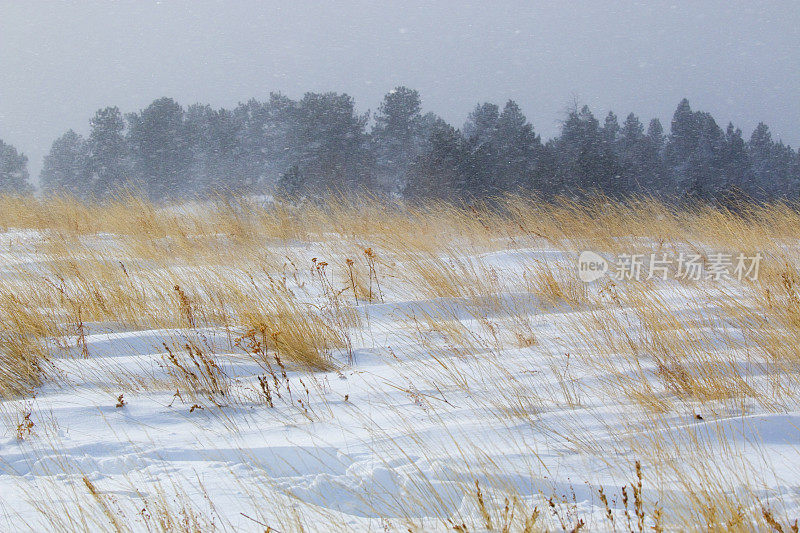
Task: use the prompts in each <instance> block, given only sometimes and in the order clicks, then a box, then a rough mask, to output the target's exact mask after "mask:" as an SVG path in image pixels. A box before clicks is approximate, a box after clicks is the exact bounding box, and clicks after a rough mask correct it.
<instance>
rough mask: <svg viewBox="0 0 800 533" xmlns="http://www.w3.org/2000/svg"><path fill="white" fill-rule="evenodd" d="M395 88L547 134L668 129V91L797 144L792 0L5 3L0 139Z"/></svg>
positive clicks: (22, 140) (458, 113) (453, 118)
mask: <svg viewBox="0 0 800 533" xmlns="http://www.w3.org/2000/svg"><path fill="white" fill-rule="evenodd" d="M397 85H406V86H408V87H411V88H414V89H417V90H419V91H420V93H421V95H422V101H423V108H424V110H425V111H434V112H436V113H438V114H439V115H441V116H442V117H443V118H444V119H445V120H447V121H448V122H451V123H452V124H454V125H456V126H461V125H463V123H464V120H465V119H466V116H467V114H468V113H469V112H470V111H471V110H472V109H473V108H474V107H475V105H476V104H477V103H479V102H483V101H491V102H495V103H498V104H503V103H504V102H505V101H506V100H508V99H513V100H515V101H517V103H518V104H520V106H521V107H522V110H523V111H524V112H525V114H526V115H527V117H528V119H529V120H530V121H531V122H532V123H533V125H534V129H535V130H536V131H537V132H538V133H539V134H541V135H542V137H543V138H549V137H552V136H555V135H557V134H558V131H559V124H560V120H562V119H563V118H564V113H565V110H566V109H567V107H568V106H569V105H570V104H572V103H573V102H578V103H580V104H587V105H589V106H590V108H591V109H592V111H593V112H594V113H595V115H596V116H598V118H599V119H600V120H601V121H602V118H603V116H604V115H605V114H606V113H607V112H608V111H609V110H614V111H615V112H616V113H617V115H619V116H620V120H622V119H623V118H624V117H625V115H627V114H628V113H629V112H634V113H636V114H637V115H638V116H639V117H640V119H641V120H642V121H643V122H645V123H646V122H647V121H649V119H650V118H653V117H657V118H660V119H661V120H662V123H663V124H664V126H665V128H667V129H668V128H669V121H670V118H671V117H672V113H673V112H674V110H675V108H676V107H677V105H678V102H679V101H680V100H681V98H683V97H686V98H688V99H689V101H690V103H691V105H692V108H693V109H700V110H703V111H708V112H710V113H711V114H712V115H713V116H714V117H715V118H716V119H717V121H718V123H719V124H720V126H721V127H723V128H724V127H725V126H726V125H727V123H728V122H729V121H732V122H733V123H734V124H735V125H736V126H738V127H741V128H742V130H743V131H744V134H745V135H746V136H748V137H749V135H750V133H751V132H752V130H753V128H754V127H755V126H756V124H758V122H759V121H763V122H765V123H767V124H768V125H769V126H770V128H771V130H772V132H773V137H774V138H780V139H782V140H783V141H784V142H786V143H789V144H791V145H792V146H795V147H796V146H798V145H800V101H798V95H800V2H797V1H796V0H776V1H771V2H767V1H759V0H750V1H747V2H740V1H736V0H727V1H712V0H691V1H680V2H679V1H676V2H665V1H653V2H633V1H614V0H597V1H595V0H592V1H589V0H583V1H571V2H569V1H564V2H552V1H551V2H544V1H531V2H523V1H517V2H510V1H497V0H495V1H492V2H486V1H480V2H476V1H471V0H458V1H449V0H448V1H445V0H442V1H437V2H432V1H428V2H419V1H409V0H405V1H396V2H388V1H386V2H380V1H374V0H373V1H370V2H366V1H365V2H355V1H339V2H304V1H298V0H293V1H291V2H289V1H280V2H277V1H257V2H256V1H246V0H239V1H233V0H230V1H226V2H222V1H204V0H193V1H191V2H178V1H175V2H172V1H166V0H164V1H161V2H155V1H152V2H148V1H145V0H137V1H135V2H134V1H128V2H125V1H122V2H114V3H111V2H105V1H104V2H99V1H98V2H92V1H86V0H84V1H80V2H42V1H36V0H18V1H8V0H0V139H2V140H4V141H5V142H7V143H10V144H12V145H14V146H16V147H17V148H18V149H19V150H21V151H22V152H24V153H25V154H26V155H27V156H28V157H29V159H30V164H29V168H30V170H31V175H32V177H33V178H34V179H35V178H36V177H37V176H38V173H39V170H40V169H41V164H42V157H43V156H44V155H45V154H46V153H47V151H48V150H49V148H50V145H51V144H52V142H53V140H55V139H56V138H57V137H58V136H60V135H61V134H62V133H64V132H65V131H67V130H68V129H70V128H71V129H74V130H75V131H78V132H79V133H82V134H86V133H88V129H89V119H90V118H91V116H92V115H93V114H94V112H95V111H96V110H97V109H99V108H102V107H105V106H109V105H116V106H118V107H119V108H120V109H121V110H122V111H123V112H131V111H139V110H140V109H142V108H144V107H146V106H147V105H148V104H149V103H150V102H152V101H153V100H154V99H156V98H159V97H162V96H170V97H173V98H175V99H176V100H177V101H178V102H180V103H181V104H184V105H189V104H192V103H198V102H200V103H208V104H211V105H212V106H214V107H228V108H230V107H233V106H235V105H236V104H237V103H238V102H240V101H246V100H248V99H250V98H252V97H255V98H258V99H266V98H267V97H268V95H269V93H270V92H273V91H278V92H282V93H284V94H286V95H287V96H290V97H292V98H299V97H302V95H303V93H305V92H307V91H336V92H345V93H347V94H350V95H351V96H353V97H354V98H355V100H356V104H357V106H358V108H359V110H360V111H366V110H373V111H374V110H375V109H377V107H378V105H379V104H380V101H381V99H382V98H383V95H384V94H385V93H387V92H388V91H389V90H391V89H392V88H393V87H395V86H397Z"/></svg>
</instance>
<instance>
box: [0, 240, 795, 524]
mask: <svg viewBox="0 0 800 533" xmlns="http://www.w3.org/2000/svg"><path fill="white" fill-rule="evenodd" d="M109 239H110V237H109ZM37 240H38V237H37V235H36V234H35V233H26V232H11V233H5V234H2V235H0V271H2V274H1V275H2V276H3V277H4V279H5V280H6V283H7V284H10V283H13V279H14V276H17V275H18V273H19V272H20V270H21V269H25V270H26V271H35V270H36V269H37V268H40V266H38V265H39V262H44V259H42V255H41V254H40V253H38V252H37V249H36V242H37ZM102 243H103V237H96V238H95V240H94V241H93V244H92V246H95V247H96V248H97V249H101V250H102V249H103V248H102V246H104V245H103V244H102ZM106 244H108V243H106ZM291 251H292V254H293V258H294V260H295V262H296V263H298V264H310V262H308V261H309V259H310V258H311V257H316V256H319V257H325V255H324V254H325V253H326V250H325V249H316V248H315V245H313V244H307V245H305V244H302V243H301V244H298V243H295V244H293V245H292V246H291ZM282 253H284V254H285V253H287V251H286V250H283V251H282ZM328 254H329V255H330V250H329V249H328ZM470 260H471V261H474V262H475V264H479V265H480V267H481V268H482V269H486V270H485V271H486V272H489V273H490V274H489V275H490V277H491V276H495V278H494V282H495V285H496V286H497V287H499V289H498V290H497V291H496V292H495V293H494V294H492V295H489V296H471V295H463V296H449V297H428V298H425V297H423V296H421V295H420V293H418V292H415V291H414V290H412V289H413V287H412V288H409V287H405V288H404V287H403V285H402V284H400V283H396V284H392V283H391V281H390V279H389V276H387V279H386V281H385V283H384V284H385V287H384V288H383V295H382V296H383V300H384V301H383V302H381V301H379V300H378V301H374V302H372V303H368V302H364V301H358V302H357V303H356V302H354V301H353V300H352V299H351V300H350V301H349V302H348V305H351V306H352V308H353V309H355V310H356V312H357V314H358V318H359V320H358V323H359V327H350V328H349V329H348V331H347V333H348V338H349V339H350V342H351V344H352V348H351V349H349V350H348V349H344V348H342V349H337V350H334V351H333V353H332V357H333V360H334V362H335V364H334V367H333V368H332V369H331V370H326V371H316V372H310V371H303V370H301V369H299V368H297V367H295V366H293V365H292V364H291V362H287V363H286V375H285V376H284V375H283V372H282V371H281V370H280V369H279V367H278V366H277V365H276V364H275V363H274V361H273V362H272V363H271V366H269V367H268V365H265V363H264V361H259V360H257V359H255V358H254V357H253V356H252V354H250V353H248V350H247V349H245V348H243V347H242V346H237V345H236V338H237V337H238V336H240V335H241V333H242V332H241V331H238V330H236V328H229V327H221V326H220V327H210V326H203V327H199V326H198V327H195V328H189V327H186V328H169V329H161V328H159V329H148V328H146V327H143V328H139V329H134V328H123V327H121V326H120V325H119V324H113V323H102V322H87V323H86V324H84V331H83V334H84V335H85V337H84V339H82V340H81V339H79V338H78V335H77V334H74V333H73V334H71V335H68V336H66V337H65V338H64V339H63V343H62V344H63V346H62V347H61V348H58V347H56V348H54V350H55V351H56V353H57V354H60V355H57V356H56V357H55V358H54V368H53V369H52V370H50V372H49V375H50V376H51V378H50V379H49V380H48V381H47V382H46V383H45V384H44V385H42V386H41V387H39V388H38V389H37V390H36V392H35V397H25V398H18V399H6V400H3V401H2V406H1V410H2V418H3V422H4V424H3V427H2V433H0V528H2V529H5V530H17V529H35V530H47V529H50V528H51V527H53V521H54V520H58V519H61V520H63V522H62V523H61V524H60V526H61V527H64V528H67V529H69V528H73V527H77V526H78V525H81V526H82V527H86V528H88V529H111V530H113V529H115V528H116V527H122V526H120V525H119V524H116V525H115V520H117V518H114V517H124V527H133V528H137V529H141V530H148V529H151V530H152V529H158V527H157V526H156V525H155V524H156V523H157V522H158V521H159V518H158V517H157V516H156V515H157V514H158V512H159V511H158V510H159V509H162V510H163V509H169V510H170V513H171V514H173V515H174V516H177V517H179V519H180V520H181V521H182V522H181V523H182V524H183V525H185V526H186V528H187V529H190V527H189V526H190V525H191V524H200V525H201V526H202V527H201V529H207V528H210V527H211V526H212V525H213V526H216V527H219V528H220V529H236V530H253V531H263V530H265V529H266V528H267V527H272V528H274V529H276V530H278V531H287V530H293V529H297V528H298V527H299V526H298V524H303V526H304V527H306V528H309V529H312V530H317V531H329V530H353V529H357V530H372V531H376V530H390V531H394V530H398V531H405V530H407V529H408V528H411V529H412V530H426V531H427V530H443V531H444V530H451V531H452V530H453V529H454V528H460V527H463V530H469V531H476V530H477V531H480V530H488V529H489V528H490V526H491V528H492V529H496V530H502V529H503V527H506V529H507V530H510V531H518V530H520V531H521V530H523V529H524V528H525V524H526V519H527V520H528V521H529V524H531V523H533V524H534V526H533V528H534V529H538V528H549V529H555V530H560V529H562V528H564V529H566V530H571V529H572V528H573V527H575V525H577V524H578V523H579V521H580V520H582V521H584V523H585V524H586V526H587V527H588V528H589V529H592V530H612V529H615V528H616V529H623V530H625V529H628V528H629V527H630V528H632V529H634V530H636V529H637V527H638V526H637V522H638V520H639V517H638V516H637V515H636V510H635V509H634V504H633V503H630V502H632V501H633V496H632V495H631V494H632V493H631V492H628V496H629V497H630V502H629V503H628V504H627V506H628V508H629V509H628V511H626V509H625V507H626V505H625V503H624V501H623V495H622V493H621V487H623V486H627V487H628V489H629V491H630V490H631V487H632V486H635V485H636V483H637V476H636V472H635V468H636V467H635V464H636V461H637V460H639V461H641V465H642V479H643V482H642V483H643V488H642V489H641V494H642V496H641V498H642V500H643V501H644V505H643V513H644V516H643V518H642V520H643V524H644V526H645V527H647V528H650V527H652V526H653V524H655V523H656V522H654V520H655V521H657V520H658V518H657V513H658V512H661V513H663V514H664V515H670V513H672V514H673V515H680V514H681V513H683V514H685V515H686V517H685V519H684V522H683V523H684V525H685V524H689V523H692V521H693V520H695V519H696V517H698V516H700V514H701V512H700V511H698V509H700V508H702V502H699V503H698V501H699V500H701V499H702V498H704V496H701V495H699V494H700V493H699V490H700V489H701V488H704V489H705V490H707V491H708V492H709V494H711V495H712V496H708V498H709V501H711V499H714V501H716V502H719V501H725V502H728V503H729V504H730V506H731V507H732V508H735V507H736V505H739V504H741V505H742V506H743V508H746V509H747V511H748V512H750V511H752V512H753V513H755V514H759V513H760V510H759V509H760V508H761V507H766V508H770V509H773V510H774V513H775V515H776V516H778V517H781V518H783V517H784V516H786V517H789V518H791V519H792V520H793V518H794V516H796V515H797V513H798V512H799V511H800V508H798V507H797V502H796V495H797V493H798V490H800V453H798V452H800V448H799V447H798V445H800V427H798V422H800V411H799V410H797V407H796V403H795V401H794V391H793V390H786V391H783V392H780V391H778V392H776V390H779V389H780V388H781V387H784V388H787V389H791V388H792V387H795V386H796V381H795V376H794V374H792V371H791V370H787V369H785V368H784V369H782V370H781V372H784V374H785V376H784V378H782V379H783V381H781V380H780V379H776V378H775V376H774V373H775V372H776V370H775V368H774V367H773V366H770V364H769V363H768V362H765V359H764V358H763V357H762V355H763V354H762V353H761V352H760V351H759V350H757V349H756V348H754V344H753V341H752V340H751V339H749V338H748V335H747V334H746V333H742V331H741V323H734V322H732V321H730V320H728V319H727V318H725V317H726V316H727V315H726V313H728V312H729V311H730V307H729V306H728V305H727V303H726V302H728V300H726V299H721V298H720V297H719V295H718V293H717V292H715V290H714V289H713V288H712V289H709V288H707V287H705V286H696V285H693V284H681V283H678V282H675V281H668V282H662V283H658V284H656V285H655V286H650V287H648V288H647V291H646V298H647V301H648V302H656V304H654V305H653V306H652V307H653V309H661V310H669V312H670V315H669V316H671V317H672V320H674V321H675V322H674V325H673V329H674V328H675V327H678V326H680V327H681V328H683V330H682V331H681V332H680V335H682V336H681V340H675V339H674V338H673V339H672V342H671V343H670V342H667V341H664V340H663V339H662V342H657V341H658V339H657V337H659V335H661V336H668V335H669V331H670V327H668V326H666V325H663V324H662V325H661V326H659V327H654V326H652V323H651V322H648V321H647V317H648V316H650V315H648V314H647V313H643V312H637V310H636V306H635V305H634V303H632V301H633V297H631V296H630V294H629V293H625V291H624V289H623V288H621V287H618V288H617V289H613V288H611V289H610V290H609V287H608V286H607V285H603V284H602V283H594V284H592V285H591V286H590V287H589V289H588V293H587V294H588V296H587V297H586V299H585V300H584V301H580V302H571V303H566V302H564V301H559V300H558V299H557V298H556V299H554V298H549V297H546V296H547V295H545V294H544V293H539V294H537V293H536V292H535V291H532V290H525V287H523V286H522V285H519V284H516V283H515V282H513V281H512V280H519V279H521V277H522V275H523V273H524V272H525V271H526V269H530V268H531V266H532V265H533V266H534V267H535V266H536V265H539V266H541V265H542V264H547V265H548V266H549V268H553V269H556V267H560V268H562V270H563V272H566V273H567V274H565V275H569V272H570V269H571V268H574V267H573V261H574V254H571V253H567V252H563V251H560V250H557V249H553V248H551V247H548V246H547V245H546V244H544V243H542V244H541V245H537V246H530V247H525V248H521V247H518V248H514V247H513V246H509V247H507V249H506V250H504V251H499V252H492V253H484V254H477V255H475V256H473V257H471V258H470ZM304 262H305V263H304ZM42 264H44V263H42ZM41 268H44V267H41ZM297 272H298V273H299V274H297V275H295V276H294V277H290V279H291V282H290V285H291V288H292V289H293V290H294V291H295V292H296V293H297V294H301V293H302V294H303V298H304V299H305V300H304V301H307V302H312V303H313V302H314V301H315V298H319V299H320V301H321V299H322V296H321V294H319V291H316V292H315V290H312V289H311V288H310V287H311V286H312V285H313V280H312V279H311V278H313V274H309V272H308V269H306V268H298V269H297ZM233 275H234V274H231V276H233ZM241 282H242V283H245V281H241ZM465 283H466V281H465ZM614 290H617V291H619V293H618V294H617V293H614ZM737 290H738V289H737ZM734 292H736V291H734ZM345 297H346V295H342V300H344V298H345ZM730 297H731V298H737V296H736V295H733V296H730ZM320 305H321V304H320ZM645 322H647V323H646V324H645ZM662 322H665V321H662ZM603 325H605V326H607V327H605V328H604V327H603ZM722 331H725V334H724V335H722V334H721V333H720V332H722ZM687 339H688V340H687ZM84 341H85V342H84ZM165 343H166V344H167V345H168V346H172V347H177V348H173V349H180V347H182V346H184V345H186V344H191V345H193V346H198V347H199V348H201V349H202V350H203V352H204V353H207V354H213V357H214V360H215V361H216V363H217V364H219V366H220V368H221V370H222V373H223V376H224V379H225V380H226V381H227V383H228V385H227V392H226V394H224V395H220V394H217V395H204V394H202V393H194V394H193V393H190V392H189V391H186V390H183V391H181V390H180V387H179V386H178V385H175V384H172V382H171V381H170V380H171V378H172V376H173V374H172V373H171V370H170V368H169V364H168V362H167V352H166V348H165ZM240 344H241V343H240ZM78 345H80V348H79V347H78ZM687 345H692V346H698V345H701V346H702V348H701V349H700V350H699V351H698V352H697V353H692V354H691V356H689V357H688V359H687V360H688V361H689V362H687V363H686V364H685V365H684V367H683V368H684V370H686V371H688V372H700V373H701V374H702V372H703V368H712V370H713V376H712V377H710V378H708V379H710V380H712V381H710V382H711V383H714V381H713V379H721V380H722V381H723V382H724V381H725V376H726V375H727V376H729V375H730V374H731V373H735V374H736V376H737V377H736V380H735V381H736V382H737V383H738V382H739V381H743V383H741V384H740V385H741V387H745V388H748V391H751V392H747V393H743V394H741V395H738V396H737V395H736V394H730V395H725V394H721V395H720V397H718V398H712V397H711V396H713V395H710V394H708V390H706V391H705V393H706V394H705V396H702V395H701V394H700V393H696V394H694V395H693V394H689V393H687V394H685V395H681V394H680V391H678V392H676V391H675V390H674V388H671V386H670V383H673V382H674V380H672V381H670V379H668V378H665V372H667V371H666V370H665V366H664V357H660V356H658V354H654V353H653V352H654V351H657V350H661V349H663V348H664V347H665V346H666V347H669V346H672V347H673V348H674V347H676V346H684V347H685V346H687ZM631 347H637V348H636V349H637V350H639V351H638V352H636V357H635V358H634V357H633V356H632V355H631V354H632V353H633V351H635V350H634V349H633V348H631ZM615 348H616V350H617V351H618V352H619V353H615ZM632 350H633V351H632ZM268 354H269V352H268ZM85 355H88V357H85ZM662 355H663V354H662ZM270 357H271V356H270ZM666 357H667V359H668V357H669V354H666ZM698 358H706V359H708V360H709V361H711V362H707V364H701V363H700V362H699V361H700V359H698ZM667 366H669V365H667ZM270 368H273V373H272V374H270V373H269V369H270ZM698 369H699V370H698ZM711 373H712V372H711V371H709V374H711ZM669 375H671V374H669ZM259 376H265V378H266V380H267V381H268V382H269V386H270V391H271V402H272V404H273V405H272V406H269V405H268V400H267V399H266V398H265V395H264V392H263V389H262V387H261V384H260V381H259ZM720 376H721V377H720ZM673 377H674V376H673ZM706 377H707V376H706ZM740 378H741V380H740ZM703 379H705V378H704V377H703V376H701V378H699V382H701V384H702V383H705V382H703ZM698 386H699V385H698ZM737 386H738V385H737ZM176 389H177V391H176ZM120 394H122V395H123V396H122V400H123V401H120V398H119V395H120ZM779 399H783V400H782V402H781V401H779ZM649 401H652V404H653V405H650V404H649V403H648V402H649ZM26 414H29V418H28V419H29V420H30V421H31V422H32V423H33V425H32V426H26V419H25V415H26ZM601 488H602V489H603V490H604V493H605V494H606V495H607V499H608V504H605V503H603V502H602V501H601V498H600V492H599V489H601ZM93 493H94V494H93ZM709 505H711V504H709ZM717 505H719V503H717ZM606 507H608V508H609V509H610V512H611V514H612V515H613V517H614V521H612V520H611V519H610V518H609V517H608V516H607V512H608V511H607V509H606ZM535 509H538V517H536V521H535V523H534V522H532V521H531V518H532V517H533V516H534V515H535V514H536V511H534V510H535ZM688 509H692V510H691V511H688ZM753 509H755V510H753ZM164 512H165V514H166V511H164ZM743 513H744V511H743ZM721 518H724V520H727V517H721ZM118 519H119V520H120V522H121V523H122V522H123V519H122V518H118ZM724 520H722V522H723V523H724ZM628 521H630V522H628ZM162 522H163V521H162ZM626 523H628V524H629V525H625V524H626Z"/></svg>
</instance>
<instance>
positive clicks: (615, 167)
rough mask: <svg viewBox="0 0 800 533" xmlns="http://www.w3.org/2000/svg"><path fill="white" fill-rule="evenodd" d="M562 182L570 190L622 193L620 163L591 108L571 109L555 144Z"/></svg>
mask: <svg viewBox="0 0 800 533" xmlns="http://www.w3.org/2000/svg"><path fill="white" fill-rule="evenodd" d="M555 150H556V152H557V157H558V169H559V174H560V175H561V180H562V182H563V183H564V184H565V186H566V188H567V189H568V190H570V189H571V190H573V191H586V192H591V191H595V192H602V193H605V194H612V195H613V194H619V193H620V192H621V189H620V187H619V184H618V181H619V171H620V168H619V163H618V162H617V158H616V154H615V153H614V151H613V149H612V148H611V147H610V146H609V145H608V144H607V143H606V142H605V141H604V139H603V135H602V132H601V130H600V125H599V123H598V121H597V119H596V118H595V117H594V115H593V114H592V112H591V111H590V110H589V107H588V106H583V108H581V110H580V111H577V110H575V109H574V110H572V111H571V112H570V113H569V115H568V116H567V120H566V121H565V122H564V125H563V127H562V130H561V137H560V138H559V139H558V140H557V141H556V143H555Z"/></svg>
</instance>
